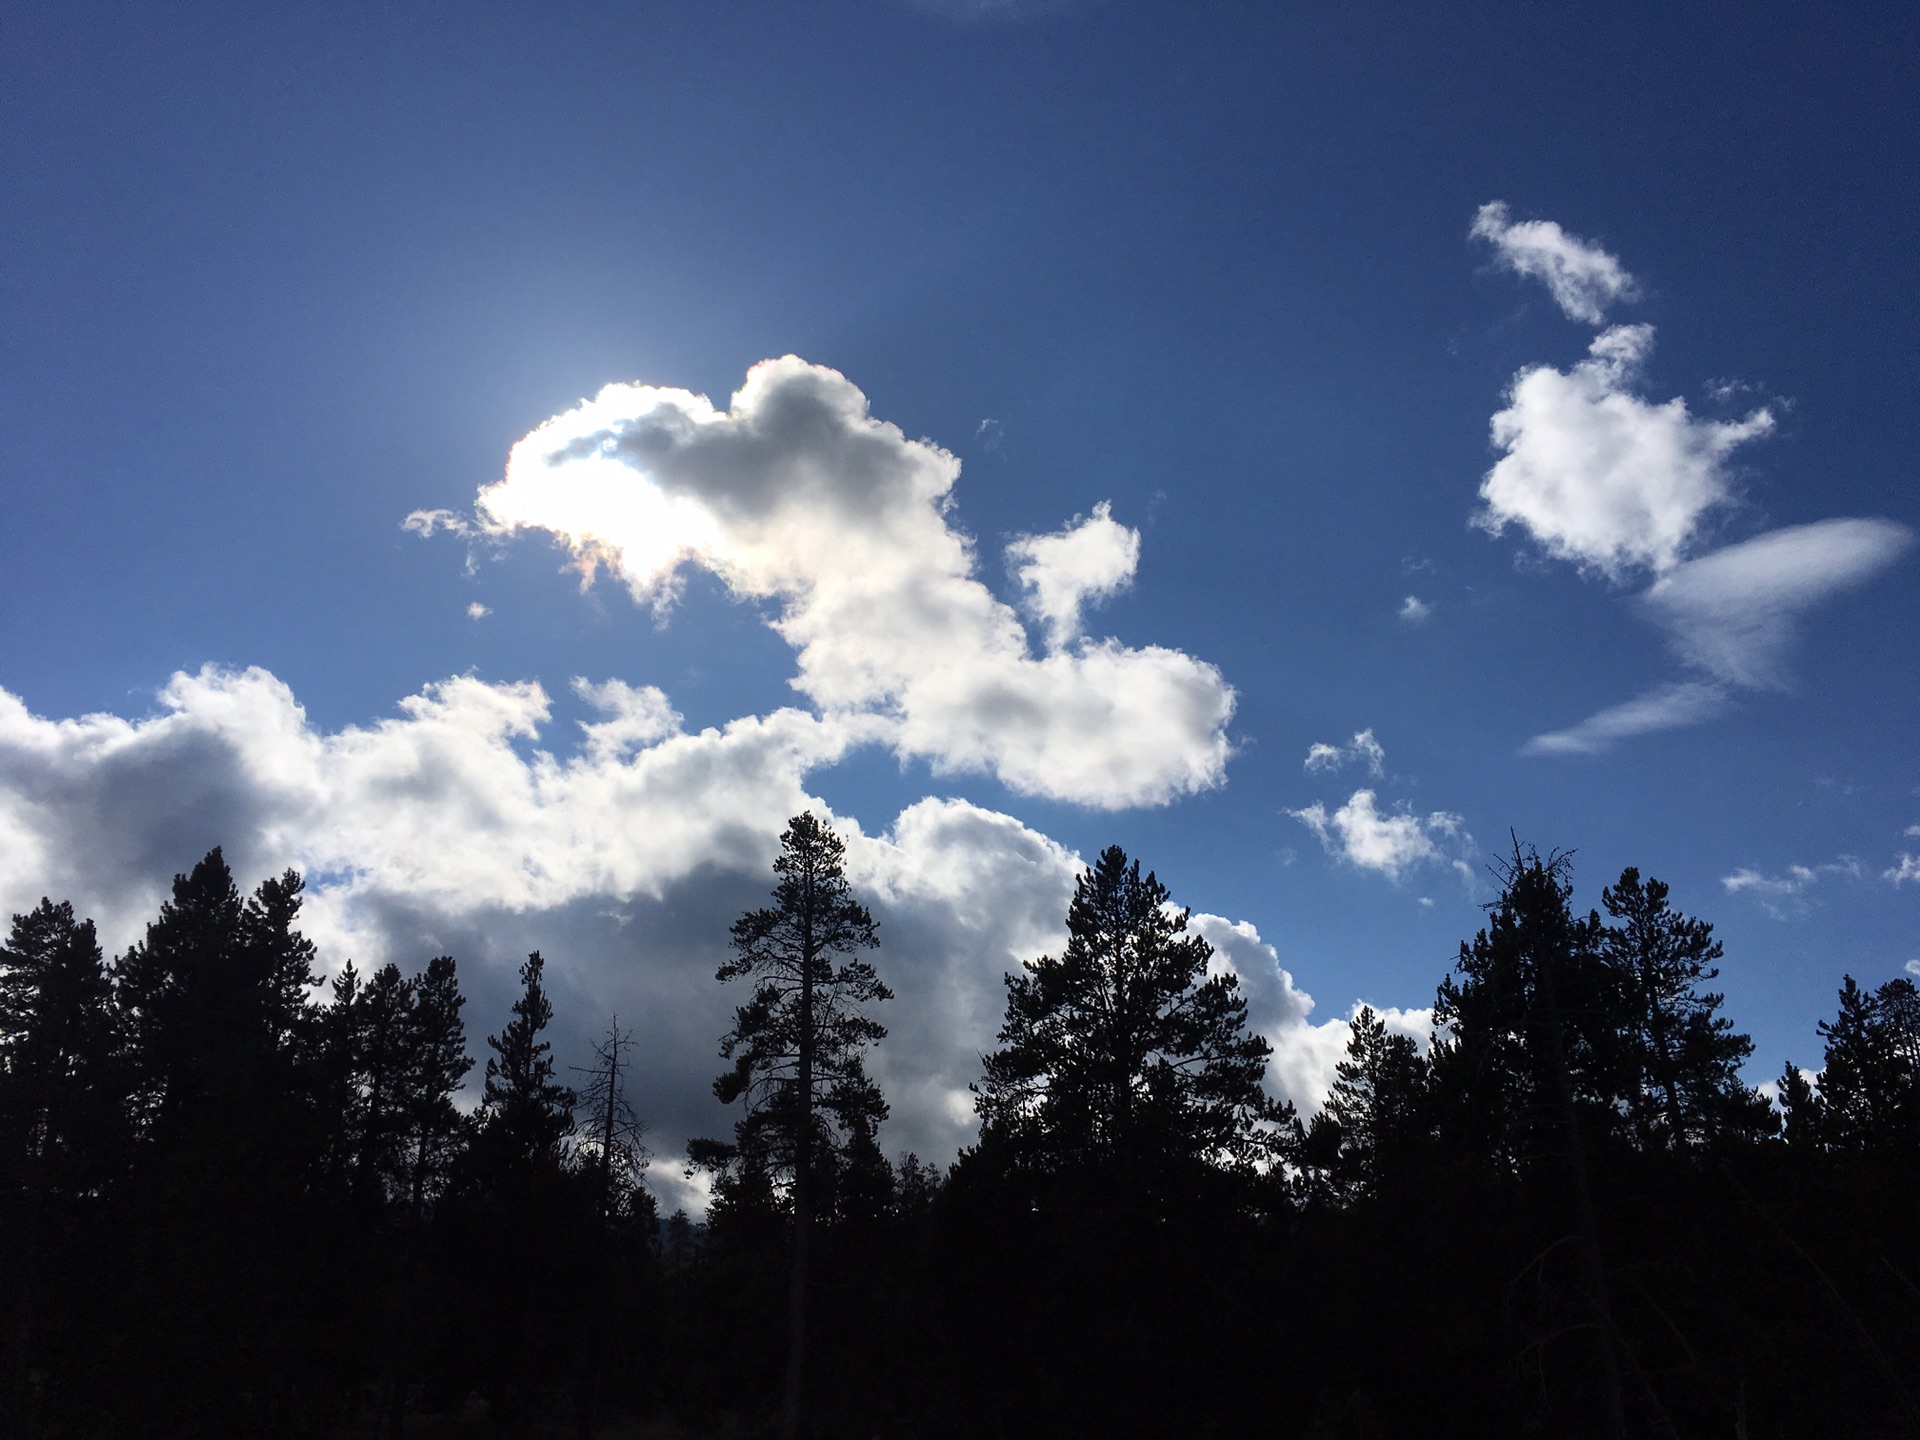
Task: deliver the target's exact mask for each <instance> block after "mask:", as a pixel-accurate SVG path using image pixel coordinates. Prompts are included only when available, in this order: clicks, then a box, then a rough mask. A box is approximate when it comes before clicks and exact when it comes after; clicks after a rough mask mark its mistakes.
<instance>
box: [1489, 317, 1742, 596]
mask: <svg viewBox="0 0 1920 1440" xmlns="http://www.w3.org/2000/svg"><path fill="white" fill-rule="evenodd" d="M1652 347H1653V327H1652V326H1651V325H1616V326H1614V327H1612V328H1611V329H1608V330H1605V331H1602V332H1601V333H1600V334H1599V335H1598V336H1596V337H1595V338H1594V341H1593V344H1592V345H1591V346H1590V347H1588V358H1587V359H1585V360H1582V361H1580V362H1579V363H1578V364H1576V365H1575V366H1573V368H1572V369H1570V370H1556V369H1555V368H1554V367H1552V366H1551V365H1537V366H1533V367H1532V368H1530V369H1526V370H1522V371H1521V372H1520V373H1519V374H1518V375H1517V376H1515V377H1514V381H1513V384H1512V386H1511V387H1510V388H1509V390H1508V392H1507V408H1506V409H1504V410H1501V411H1500V412H1499V413H1498V414H1496V415H1495V416H1494V417H1493V426H1492V430H1493V442H1494V444H1495V445H1497V446H1498V447H1499V448H1500V449H1502V450H1504V451H1505V452H1506V454H1505V455H1504V456H1503V457H1502V458H1501V459H1500V460H1499V461H1498V462H1497V463H1496V464H1495V465H1494V467H1493V468H1492V469H1491V470H1489V471H1488V472H1487V474H1486V478H1485V479H1484V480H1483V481H1482V482H1481V485H1480V498H1481V499H1482V500H1483V501H1484V502H1485V505H1484V508H1482V509H1481V510H1480V511H1479V512H1478V513H1477V514H1476V515H1475V516H1474V517H1473V522H1474V524H1476V525H1478V526H1480V527H1481V528H1482V529H1484V530H1486V531H1488V532H1489V533H1490V534H1493V535H1499V534H1500V533H1502V532H1503V531H1504V530H1505V529H1506V527H1507V526H1508V525H1514V524H1517V525H1519V526H1520V527H1521V528H1522V529H1524V530H1525V531H1526V532H1527V533H1528V534H1529V535H1530V536H1532V537H1533V539H1534V540H1535V541H1536V542H1537V543H1538V544H1539V545H1540V546H1541V547H1542V548H1543V549H1544V550H1545V551H1546V552H1547V553H1548V554H1549V555H1552V556H1554V557H1555V558H1557V559H1561V560H1569V561H1572V562H1573V563H1575V564H1577V565H1579V566H1581V567H1582V568H1584V569H1591V570H1594V571H1597V572H1599V573H1600V574H1603V575H1605V576H1606V577H1608V578H1609V579H1611V580H1619V579H1621V578H1622V577H1623V576H1624V575H1626V574H1627V573H1628V572H1629V571H1631V570H1633V569H1635V568H1636V567H1646V568H1648V569H1651V570H1653V571H1654V572H1655V573H1656V574H1657V573H1661V572H1664V571H1667V570H1671V569H1672V568H1673V567H1674V566H1676V565H1678V564H1679V563H1680V561H1681V558H1682V554H1683V552H1684V551H1685V549H1686V547H1687V545H1688V544H1689V543H1690V542H1691V541H1692V540H1693V538H1694V536H1695V534H1696V532H1697V530H1698V528H1699V525H1700V521H1701V518H1702V517H1703V516H1704V515H1705V514H1706V512H1707V511H1709V510H1711V509H1713V508H1714V507H1716V506H1719V505H1724V504H1726V503H1727V502H1728V501H1729V500H1730V499H1731V498H1732V485H1731V481H1730V480H1729V478H1728V475H1727V469H1726V462H1727V457H1728V456H1729V455H1730V454H1731V452H1732V451H1733V450H1734V448H1735V447H1736V446H1739V445H1741V444H1743V443H1745V442H1746V441H1748V440H1753V439H1757V438H1758V437H1760V436H1763V435H1766V434H1768V433H1769V432H1770V431H1771V430H1772V429H1773V423H1774V422H1773V416H1772V414H1771V413H1769V412H1768V411H1767V410H1764V409H1760V410H1755V411H1754V412H1753V413H1752V414H1750V415H1748V416H1747V417H1746V418H1745V419H1744V420H1738V421H1719V420H1702V419H1699V418H1697V417H1695V416H1693V415H1691V414H1689V413H1688V410H1687V404H1686V401H1684V400H1681V399H1678V398H1675V399H1672V400H1669V401H1667V402H1665V403H1664V404H1659V405H1656V404H1653V403H1651V402H1649V401H1647V400H1645V399H1643V398H1641V397H1640V396H1639V395H1637V394H1635V393H1634V391H1633V385H1634V381H1635V380H1636V378H1637V376H1638V373H1639V369H1640V366H1641V363H1642V362H1643V361H1644V360H1645V358H1646V356H1647V353H1648V352H1649V351H1650V350H1651V349H1652Z"/></svg>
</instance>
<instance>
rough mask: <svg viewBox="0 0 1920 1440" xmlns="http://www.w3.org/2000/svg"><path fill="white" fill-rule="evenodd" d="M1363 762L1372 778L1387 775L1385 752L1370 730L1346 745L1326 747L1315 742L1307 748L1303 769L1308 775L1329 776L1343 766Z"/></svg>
mask: <svg viewBox="0 0 1920 1440" xmlns="http://www.w3.org/2000/svg"><path fill="white" fill-rule="evenodd" d="M1356 762H1363V763H1364V764H1365V765H1366V767H1367V772H1368V773H1369V774H1371V775H1374V776H1380V775H1384V774H1386V773H1387V752H1386V750H1385V749H1383V748H1382V747H1381V744H1380V742H1379V741H1378V740H1376V739H1374V738H1373V731H1372V730H1362V731H1359V732H1358V733H1357V734H1355V735H1354V737H1353V739H1352V740H1351V741H1349V742H1348V743H1347V744H1346V745H1327V744H1324V743H1322V742H1319V741H1316V742H1314V743H1313V744H1312V745H1310V746H1308V747H1307V758H1306V761H1305V762H1304V768H1305V769H1306V772H1307V773H1308V774H1309V775H1321V774H1330V773H1332V772H1333V771H1335V770H1339V769H1341V768H1342V767H1343V766H1346V765H1351V764H1354V763H1356Z"/></svg>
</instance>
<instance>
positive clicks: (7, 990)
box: [0, 899, 124, 1433]
mask: <svg viewBox="0 0 1920 1440" xmlns="http://www.w3.org/2000/svg"><path fill="white" fill-rule="evenodd" d="M112 993H113V992H112V982H111V981H110V979H109V978H108V975H107V968H106V962H105V958H104V957H103V956H102V954H101V952H100V945H99V942H98V941H97V940H96V939H95V938H94V928H93V922H92V921H91V920H76V919H75V918H74V913H73V906H71V905H69V904H66V903H64V902H63V903H61V904H58V905H56V904H54V903H53V902H52V901H50V900H45V899H43V900H42V901H41V902H40V904H39V906H38V908H36V909H35V910H33V911H32V912H31V913H29V914H26V915H16V916H14V917H13V929H12V931H11V933H10V934H9V935H8V937H7V940H6V943H5V945H4V946H0V1230H4V1231H5V1232H6V1233H7V1234H8V1236H9V1244H8V1247H7V1249H8V1255H7V1257H6V1259H4V1260H0V1276H3V1277H4V1282H0V1283H5V1285H6V1290H5V1292H0V1293H8V1292H10V1293H9V1296H8V1298H9V1299H10V1300H11V1302H12V1303H11V1305H10V1306H9V1307H8V1310H9V1312H10V1314H9V1317H8V1318H9V1319H10V1320H11V1322H12V1323H11V1324H10V1325H8V1326H7V1333H6V1334H5V1335H4V1336H0V1354H4V1353H7V1352H9V1351H10V1352H11V1358H12V1361H13V1364H12V1365H11V1366H10V1367H9V1368H10V1370H11V1372H12V1387H11V1388H12V1390H13V1413H14V1415H15V1417H16V1419H17V1421H18V1423H19V1424H20V1426H21V1427H22V1433H34V1432H35V1431H36V1430H37V1419H36V1413H35V1412H36V1411H37V1409H38V1404H37V1400H38V1393H37V1387H35V1386H34V1384H33V1383H32V1376H33V1374H34V1372H35V1371H36V1369H37V1368H38V1361H39V1356H38V1353H37V1352H38V1349H39V1344H40V1338H39V1320H40V1312H41V1308H42V1306H41V1291H42V1288H43V1286H42V1270H43V1268H45V1266H46V1264H47V1261H48V1258H49V1257H48V1256H47V1255H46V1253H45V1252H46V1250H47V1249H48V1248H49V1244H48V1242H49V1240H50V1239H51V1240H53V1241H54V1242H55V1243H54V1245H53V1247H52V1248H53V1249H54V1250H55V1251H56V1255H55V1257H53V1258H55V1259H56V1260H57V1258H58V1253H57V1252H58V1250H59V1249H60V1248H61V1247H60V1246H59V1244H58V1241H59V1240H60V1239H61V1238H62V1237H64V1236H65V1235H67V1234H68V1233H70V1232H71V1231H72V1230H73V1229H74V1228H75V1225H76V1222H77V1221H78V1220H79V1212H80V1210H81V1208H82V1206H83V1205H84V1203H85V1201H86V1200H87V1199H88V1198H89V1197H90V1196H94V1195H97V1194H98V1193H99V1192H100V1191H102V1190H103V1189H104V1188H105V1187H106V1186H108V1185H109V1184H111V1182H112V1180H113V1179H114V1170H115V1168H116V1162H117V1161H118V1160H119V1159H120V1158H121V1154H122V1150H123V1146H122V1144H121V1140H122V1133H123V1128H124V1127H123V1119H124V1112H123V1110H122V1106H121V1093H120V1092H121V1088H122V1087H121V1085H120V1083H119V1080H120V1074H121V1067H120V1064H119V1035H118V1026H117V1024H116V1020H115V1016H114V1013H113V1009H112Z"/></svg>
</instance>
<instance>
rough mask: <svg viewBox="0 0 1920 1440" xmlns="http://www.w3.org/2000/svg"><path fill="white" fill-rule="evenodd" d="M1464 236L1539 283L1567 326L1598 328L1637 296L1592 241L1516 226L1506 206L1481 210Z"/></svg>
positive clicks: (1531, 224) (1551, 226) (1553, 229)
mask: <svg viewBox="0 0 1920 1440" xmlns="http://www.w3.org/2000/svg"><path fill="white" fill-rule="evenodd" d="M1468 233H1469V234H1471V235H1472V236H1473V237H1474V238H1475V239H1477V240H1485V241H1488V242H1490V243H1491V244H1492V245H1493V248H1494V251H1495V253H1496V254H1497V255H1498V256H1499V257H1500V263H1501V264H1502V265H1504V266H1506V268H1507V269H1509V270H1511V271H1513V272H1514V273H1515V274H1516V275H1525V276H1529V277H1530V278H1532V279H1535V280H1539V281H1542V282H1544V283H1545V285H1546V287H1547V289H1548V291H1550V292H1551V293H1552V295H1553V298H1554V302H1555V303H1556V304H1557V305H1559V307H1560V308H1561V309H1562V310H1563V311H1565V312H1566V315H1567V318H1568V319H1570V320H1582V321H1585V322H1586V323H1587V324H1589V325H1598V324H1600V323H1601V322H1602V321H1604V320H1605V319H1606V312H1607V307H1608V306H1609V305H1612V304H1613V303H1614V302H1616V301H1619V300H1631V299H1633V298H1634V297H1635V296H1637V295H1638V294H1639V293H1640V287H1639V284H1638V283H1637V282H1636V281H1635V280H1634V278H1633V276H1631V275H1629V274H1628V273H1627V271H1626V267H1625V266H1623V265H1622V264H1621V263H1620V262H1619V261H1618V260H1617V259H1615V258H1614V257H1613V256H1612V255H1609V254H1608V253H1607V252H1606V251H1605V250H1603V249H1601V248H1600V247H1599V246H1598V245H1596V244H1594V243H1593V242H1592V241H1591V240H1582V239H1580V238H1579V237H1578V236H1577V235H1569V234H1568V233H1567V232H1566V231H1565V230H1563V229H1561V228H1560V226H1559V225H1558V224H1556V223H1555V222H1554V221H1552V220H1520V221H1515V220H1513V219H1512V218H1511V217H1510V214H1509V212H1508V210H1507V206H1506V202H1505V201H1501V200H1495V201H1492V202H1490V203H1489V204H1486V205H1482V206H1481V207H1480V209H1479V211H1478V212H1477V213H1476V214H1475V215H1474V217H1473V228H1472V229H1471V230H1470V231H1469V232H1468Z"/></svg>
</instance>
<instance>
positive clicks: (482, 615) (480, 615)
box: [467, 600, 493, 620]
mask: <svg viewBox="0 0 1920 1440" xmlns="http://www.w3.org/2000/svg"><path fill="white" fill-rule="evenodd" d="M492 613H493V611H492V610H490V609H489V608H488V607H486V606H485V605H482V604H481V603H480V602H479V601H478V600H475V601H474V602H473V603H472V604H471V605H469V606H467V618H468V619H469V620H484V619H486V618H487V616H489V615H491V614H492Z"/></svg>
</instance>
